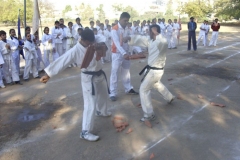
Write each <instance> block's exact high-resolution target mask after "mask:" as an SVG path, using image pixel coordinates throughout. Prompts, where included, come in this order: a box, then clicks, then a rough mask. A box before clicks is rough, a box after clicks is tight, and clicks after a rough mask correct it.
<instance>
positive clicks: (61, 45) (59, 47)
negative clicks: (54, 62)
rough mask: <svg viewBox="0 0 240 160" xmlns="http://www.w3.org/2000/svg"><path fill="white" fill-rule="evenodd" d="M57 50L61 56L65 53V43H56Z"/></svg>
mask: <svg viewBox="0 0 240 160" xmlns="http://www.w3.org/2000/svg"><path fill="white" fill-rule="evenodd" d="M55 50H56V52H57V53H58V55H59V57H60V56H61V55H63V44H62V43H55Z"/></svg>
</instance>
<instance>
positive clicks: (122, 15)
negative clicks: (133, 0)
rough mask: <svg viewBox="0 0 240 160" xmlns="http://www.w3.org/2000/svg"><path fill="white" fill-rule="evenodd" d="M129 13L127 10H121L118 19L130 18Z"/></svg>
mask: <svg viewBox="0 0 240 160" xmlns="http://www.w3.org/2000/svg"><path fill="white" fill-rule="evenodd" d="M130 17H131V16H130V14H129V13H128V12H123V13H122V14H121V15H120V19H123V18H130Z"/></svg>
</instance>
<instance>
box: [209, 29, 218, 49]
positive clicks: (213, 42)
mask: <svg viewBox="0 0 240 160" xmlns="http://www.w3.org/2000/svg"><path fill="white" fill-rule="evenodd" d="M217 39H218V31H213V32H212V38H211V40H210V43H209V46H212V45H214V46H216V45H217Z"/></svg>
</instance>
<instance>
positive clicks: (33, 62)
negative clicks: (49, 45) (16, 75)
mask: <svg viewBox="0 0 240 160" xmlns="http://www.w3.org/2000/svg"><path fill="white" fill-rule="evenodd" d="M30 71H32V74H33V77H34V78H36V77H38V71H37V59H36V58H34V59H26V64H25V68H24V75H23V79H29V73H30Z"/></svg>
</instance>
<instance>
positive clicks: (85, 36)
mask: <svg viewBox="0 0 240 160" xmlns="http://www.w3.org/2000/svg"><path fill="white" fill-rule="evenodd" d="M81 39H82V40H84V41H89V42H94V41H95V36H94V33H93V31H92V30H90V29H85V30H83V31H82V33H81Z"/></svg>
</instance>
